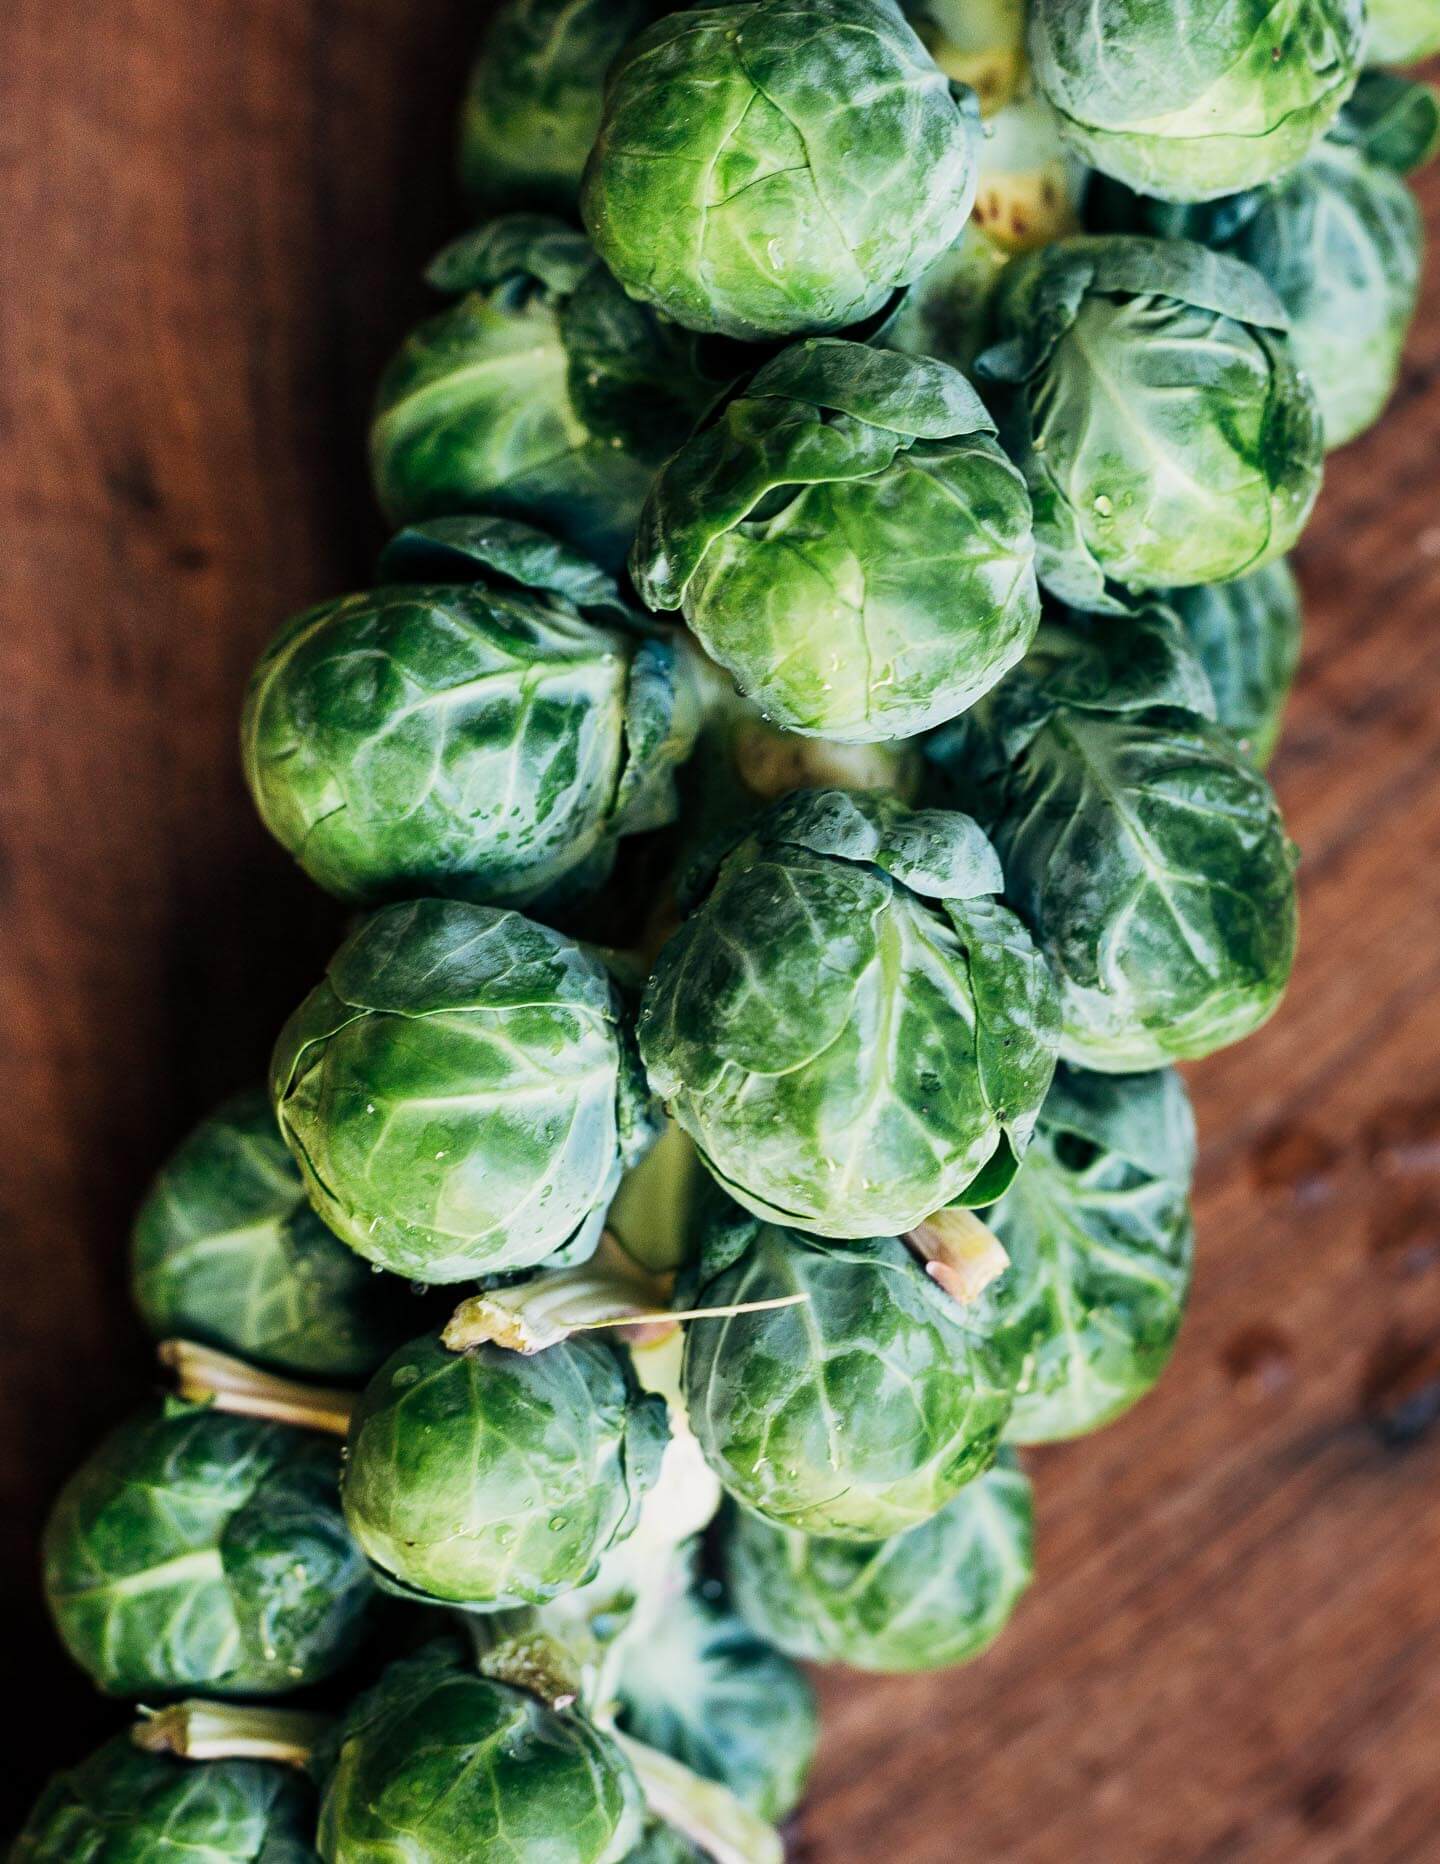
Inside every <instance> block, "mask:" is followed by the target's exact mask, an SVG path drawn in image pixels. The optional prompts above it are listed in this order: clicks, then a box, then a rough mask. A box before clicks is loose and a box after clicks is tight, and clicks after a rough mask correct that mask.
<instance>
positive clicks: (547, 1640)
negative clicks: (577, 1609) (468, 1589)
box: [464, 1611, 603, 1709]
mask: <svg viewBox="0 0 1440 1864" xmlns="http://www.w3.org/2000/svg"><path fill="white" fill-rule="evenodd" d="M464 1626H465V1629H466V1631H467V1632H468V1633H469V1635H470V1643H471V1647H472V1649H473V1651H474V1653H475V1668H476V1669H477V1670H478V1671H479V1672H480V1674H481V1675H482V1676H488V1677H489V1678H490V1679H491V1681H492V1682H496V1683H507V1684H508V1685H509V1686H510V1688H511V1689H522V1690H524V1692H525V1693H526V1695H529V1696H536V1697H538V1698H539V1700H540V1701H541V1702H543V1703H545V1704H546V1706H547V1707H549V1708H552V1709H569V1708H573V1707H574V1706H575V1705H576V1703H577V1702H578V1703H580V1704H581V1705H582V1706H584V1705H585V1704H586V1703H588V1702H590V1701H593V1700H595V1699H596V1684H595V1681H594V1679H595V1678H596V1677H597V1676H598V1675H599V1674H600V1672H601V1669H602V1662H603V1651H602V1649H601V1646H600V1643H599V1640H598V1639H597V1638H596V1637H595V1635H594V1633H593V1632H592V1631H591V1630H590V1628H589V1626H588V1625H586V1624H584V1623H583V1622H574V1623H567V1624H566V1626H565V1635H564V1637H563V1638H561V1637H559V1636H556V1635H554V1634H553V1633H552V1632H550V1631H548V1630H546V1629H544V1628H543V1626H541V1625H539V1624H537V1622H536V1614H535V1612H534V1611H516V1612H476V1613H466V1614H465V1615H464Z"/></svg>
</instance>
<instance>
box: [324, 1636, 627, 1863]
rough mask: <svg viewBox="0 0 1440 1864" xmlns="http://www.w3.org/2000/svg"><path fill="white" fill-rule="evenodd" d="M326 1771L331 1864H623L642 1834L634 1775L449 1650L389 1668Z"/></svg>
mask: <svg viewBox="0 0 1440 1864" xmlns="http://www.w3.org/2000/svg"><path fill="white" fill-rule="evenodd" d="M322 1770H323V1771H324V1772H325V1774H326V1778H325V1781H324V1786H323V1792H322V1799H321V1809H320V1836H319V1848H320V1855H321V1857H322V1858H324V1859H325V1864H395V1860H397V1859H400V1858H407V1859H416V1860H420V1859H423V1860H424V1864H475V1860H476V1859H480V1858H483V1859H485V1860H486V1864H538V1861H539V1860H542V1859H543V1860H544V1864H620V1860H622V1859H624V1858H627V1857H628V1856H629V1855H630V1853H631V1851H632V1849H633V1848H634V1846H636V1845H637V1844H638V1843H639V1842H640V1839H641V1836H642V1831H643V1826H644V1811H643V1802H642V1799H641V1794H640V1788H639V1785H638V1783H637V1781H636V1779H635V1775H634V1773H633V1772H632V1770H631V1768H630V1766H629V1764H628V1763H627V1761H626V1760H625V1758H624V1756H623V1755H622V1754H621V1753H620V1751H619V1749H618V1748H617V1746H616V1745H615V1743H614V1742H613V1741H612V1740H611V1739H610V1738H609V1737H608V1736H607V1735H605V1734H603V1733H601V1731H600V1730H599V1729H598V1728H596V1727H595V1726H594V1725H593V1724H592V1723H591V1722H590V1721H589V1720H588V1719H587V1718H586V1717H585V1716H584V1714H583V1713H582V1712H581V1711H580V1710H579V1709H578V1708H568V1709H557V1708H550V1707H548V1706H546V1705H545V1704H544V1703H542V1702H541V1701H539V1700H538V1699H537V1698H536V1697H535V1696H532V1695H529V1694H526V1693H524V1692H522V1691H521V1690H518V1689H514V1688H510V1687H508V1686H507V1685H506V1684H504V1683H499V1682H493V1681H491V1680H490V1679H489V1678H488V1677H485V1676H481V1675H478V1674H477V1673H476V1672H475V1671H474V1670H473V1669H470V1668H469V1667H467V1666H466V1665H465V1664H464V1663H463V1662H462V1661H461V1660H460V1659H459V1657H458V1656H457V1655H456V1654H455V1653H453V1652H451V1651H450V1650H448V1649H447V1648H446V1647H443V1646H430V1647H427V1648H426V1649H425V1650H423V1651H422V1652H420V1653H419V1655H417V1656H414V1657H410V1658H406V1659H404V1660H402V1661H401V1662H399V1663H395V1664H392V1665H391V1667H390V1668H389V1669H388V1670H387V1671H386V1672H385V1674H384V1675H383V1676H382V1677H381V1679H380V1681H379V1682H378V1683H377V1684H376V1685H375V1687H374V1688H373V1689H371V1690H369V1691H368V1692H367V1693H366V1694H365V1695H363V1696H362V1697H361V1698H360V1699H359V1701H358V1702H356V1703H355V1705H354V1706H353V1707H352V1708H351V1709H350V1711H349V1713H348V1714H347V1716H346V1717H345V1720H344V1722H343V1724H342V1726H341V1728H340V1730H339V1733H338V1737H337V1739H336V1740H335V1742H334V1745H333V1751H332V1753H331V1754H330V1755H329V1756H328V1761H327V1762H322Z"/></svg>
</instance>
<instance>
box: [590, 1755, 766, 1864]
mask: <svg viewBox="0 0 1440 1864" xmlns="http://www.w3.org/2000/svg"><path fill="white" fill-rule="evenodd" d="M607 1732H608V1733H609V1735H610V1738H611V1740H613V1741H614V1742H615V1743H616V1744H617V1746H618V1747H619V1749H620V1751H621V1753H622V1754H623V1755H624V1756H625V1758H626V1760H628V1761H629V1763H630V1765H631V1766H632V1767H633V1768H634V1770H635V1774H636V1777H637V1778H638V1780H639V1782H640V1789H641V1791H642V1792H643V1793H644V1795H645V1801H646V1804H647V1805H648V1806H649V1808H650V1810H651V1812H652V1813H654V1815H655V1817H656V1818H657V1819H663V1820H664V1822H665V1823H666V1824H667V1825H673V1826H674V1827H675V1829H676V1831H677V1832H681V1833H683V1834H684V1836H685V1837H686V1838H688V1839H689V1840H690V1841H691V1843H692V1844H696V1845H698V1846H699V1847H700V1849H701V1850H702V1851H703V1852H704V1853H705V1855H706V1856H707V1857H710V1858H713V1859H714V1860H715V1864H782V1860H783V1858H784V1855H785V1852H784V1847H783V1846H782V1845H781V1843H780V1837H779V1834H778V1833H777V1832H776V1831H775V1829H774V1827H773V1826H771V1825H767V1824H766V1822H765V1820H764V1819H762V1818H760V1817H758V1816H757V1815H756V1814H755V1813H753V1812H751V1811H750V1809H749V1808H748V1807H747V1806H744V1805H742V1804H741V1802H740V1801H739V1800H738V1799H737V1798H736V1797H735V1795H734V1794H733V1793H732V1792H730V1790H729V1789H728V1788H727V1787H723V1786H719V1785H717V1784H716V1782H715V1781H713V1780H702V1779H701V1778H700V1776H699V1775H698V1774H695V1773H692V1772H691V1771H690V1769H689V1768H688V1767H686V1766H684V1765H682V1764H681V1762H679V1761H678V1760H672V1759H671V1758H670V1756H669V1755H668V1754H662V1753H660V1751H659V1750H658V1749H657V1748H652V1747H647V1746H646V1745H645V1743H644V1742H643V1741H636V1740H634V1739H633V1738H632V1737H631V1736H630V1735H626V1734H622V1733H621V1732H620V1730H619V1729H618V1728H609V1729H607Z"/></svg>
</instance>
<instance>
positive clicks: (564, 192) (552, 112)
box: [460, 0, 665, 214]
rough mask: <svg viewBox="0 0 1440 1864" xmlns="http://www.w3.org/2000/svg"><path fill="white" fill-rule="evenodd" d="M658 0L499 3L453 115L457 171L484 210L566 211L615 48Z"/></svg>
mask: <svg viewBox="0 0 1440 1864" xmlns="http://www.w3.org/2000/svg"><path fill="white" fill-rule="evenodd" d="M664 11H665V0H504V3H503V4H502V5H500V6H498V7H496V8H495V9H494V10H493V12H492V15H491V20H490V26H489V30H488V32H487V34H486V38H485V48H484V50H483V52H482V53H481V55H480V57H479V59H478V60H477V61H476V64H475V68H474V70H473V71H472V73H471V75H470V85H469V89H468V91H467V92H466V96H465V107H464V110H463V113H462V115H461V119H460V177H461V180H462V181H463V182H464V185H465V187H466V189H467V190H468V192H469V193H470V194H472V195H473V196H474V197H475V198H476V200H478V201H480V202H483V203H484V205H485V206H486V207H488V208H490V209H504V208H510V207H548V208H552V209H553V210H554V211H555V212H556V213H562V214H571V213H573V212H574V210H575V204H576V200H577V198H578V196H579V193H580V176H581V174H582V173H583V172H584V168H585V158H586V157H587V156H588V155H589V153H590V149H591V146H592V144H593V143H594V141H595V132H596V131H597V130H598V129H599V127H600V107H601V103H602V101H603V99H604V95H605V73H606V72H607V71H608V69H609V68H610V65H611V63H612V61H613V60H614V58H615V55H616V53H617V52H618V51H619V50H620V48H621V47H622V46H623V45H624V44H625V42H626V40H627V39H631V38H633V37H634V35H635V34H636V33H637V32H639V31H640V30H641V28H642V27H645V26H648V25H649V24H650V22H651V21H652V20H653V19H656V18H658V17H659V15H660V14H661V13H662V12H664Z"/></svg>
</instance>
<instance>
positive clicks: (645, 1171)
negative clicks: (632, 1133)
mask: <svg viewBox="0 0 1440 1864" xmlns="http://www.w3.org/2000/svg"><path fill="white" fill-rule="evenodd" d="M703 1175H704V1174H703V1172H702V1170H701V1166H700V1159H699V1155H698V1154H697V1152H696V1150H695V1142H694V1140H692V1139H691V1137H690V1135H689V1134H688V1133H687V1132H686V1131H685V1130H684V1128H683V1127H681V1126H677V1125H676V1123H675V1121H674V1120H667V1121H666V1122H665V1124H664V1127H663V1128H662V1130H661V1133H660V1137H659V1138H658V1139H657V1140H656V1142H655V1144H654V1145H653V1146H652V1147H651V1148H650V1150H649V1151H648V1152H647V1153H646V1154H645V1156H644V1158H643V1159H641V1160H640V1162H639V1164H638V1165H632V1166H631V1168H630V1170H629V1171H627V1172H626V1174H625V1176H624V1177H623V1178H622V1179H621V1181H620V1189H619V1190H618V1191H617V1192H616V1193H615V1201H614V1203H613V1204H612V1205H611V1206H610V1209H609V1211H608V1212H607V1213H606V1217H605V1229H606V1232H607V1234H608V1235H609V1236H611V1237H613V1238H614V1239H615V1241H616V1242H618V1243H619V1245H620V1247H621V1249H622V1250H624V1252H625V1254H626V1255H627V1256H629V1257H630V1258H631V1259H632V1261H633V1262H634V1263H636V1264H637V1265H638V1267H640V1268H642V1269H647V1270H649V1271H650V1272H651V1273H652V1274H654V1275H663V1274H667V1273H668V1272H669V1271H671V1270H673V1269H678V1268H679V1267H680V1265H681V1263H683V1262H684V1261H685V1260H686V1258H687V1257H688V1256H689V1254H690V1252H691V1247H692V1235H691V1228H692V1206H693V1204H694V1201H695V1191H696V1187H697V1185H698V1184H699V1182H700V1180H701V1179H702V1178H703Z"/></svg>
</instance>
